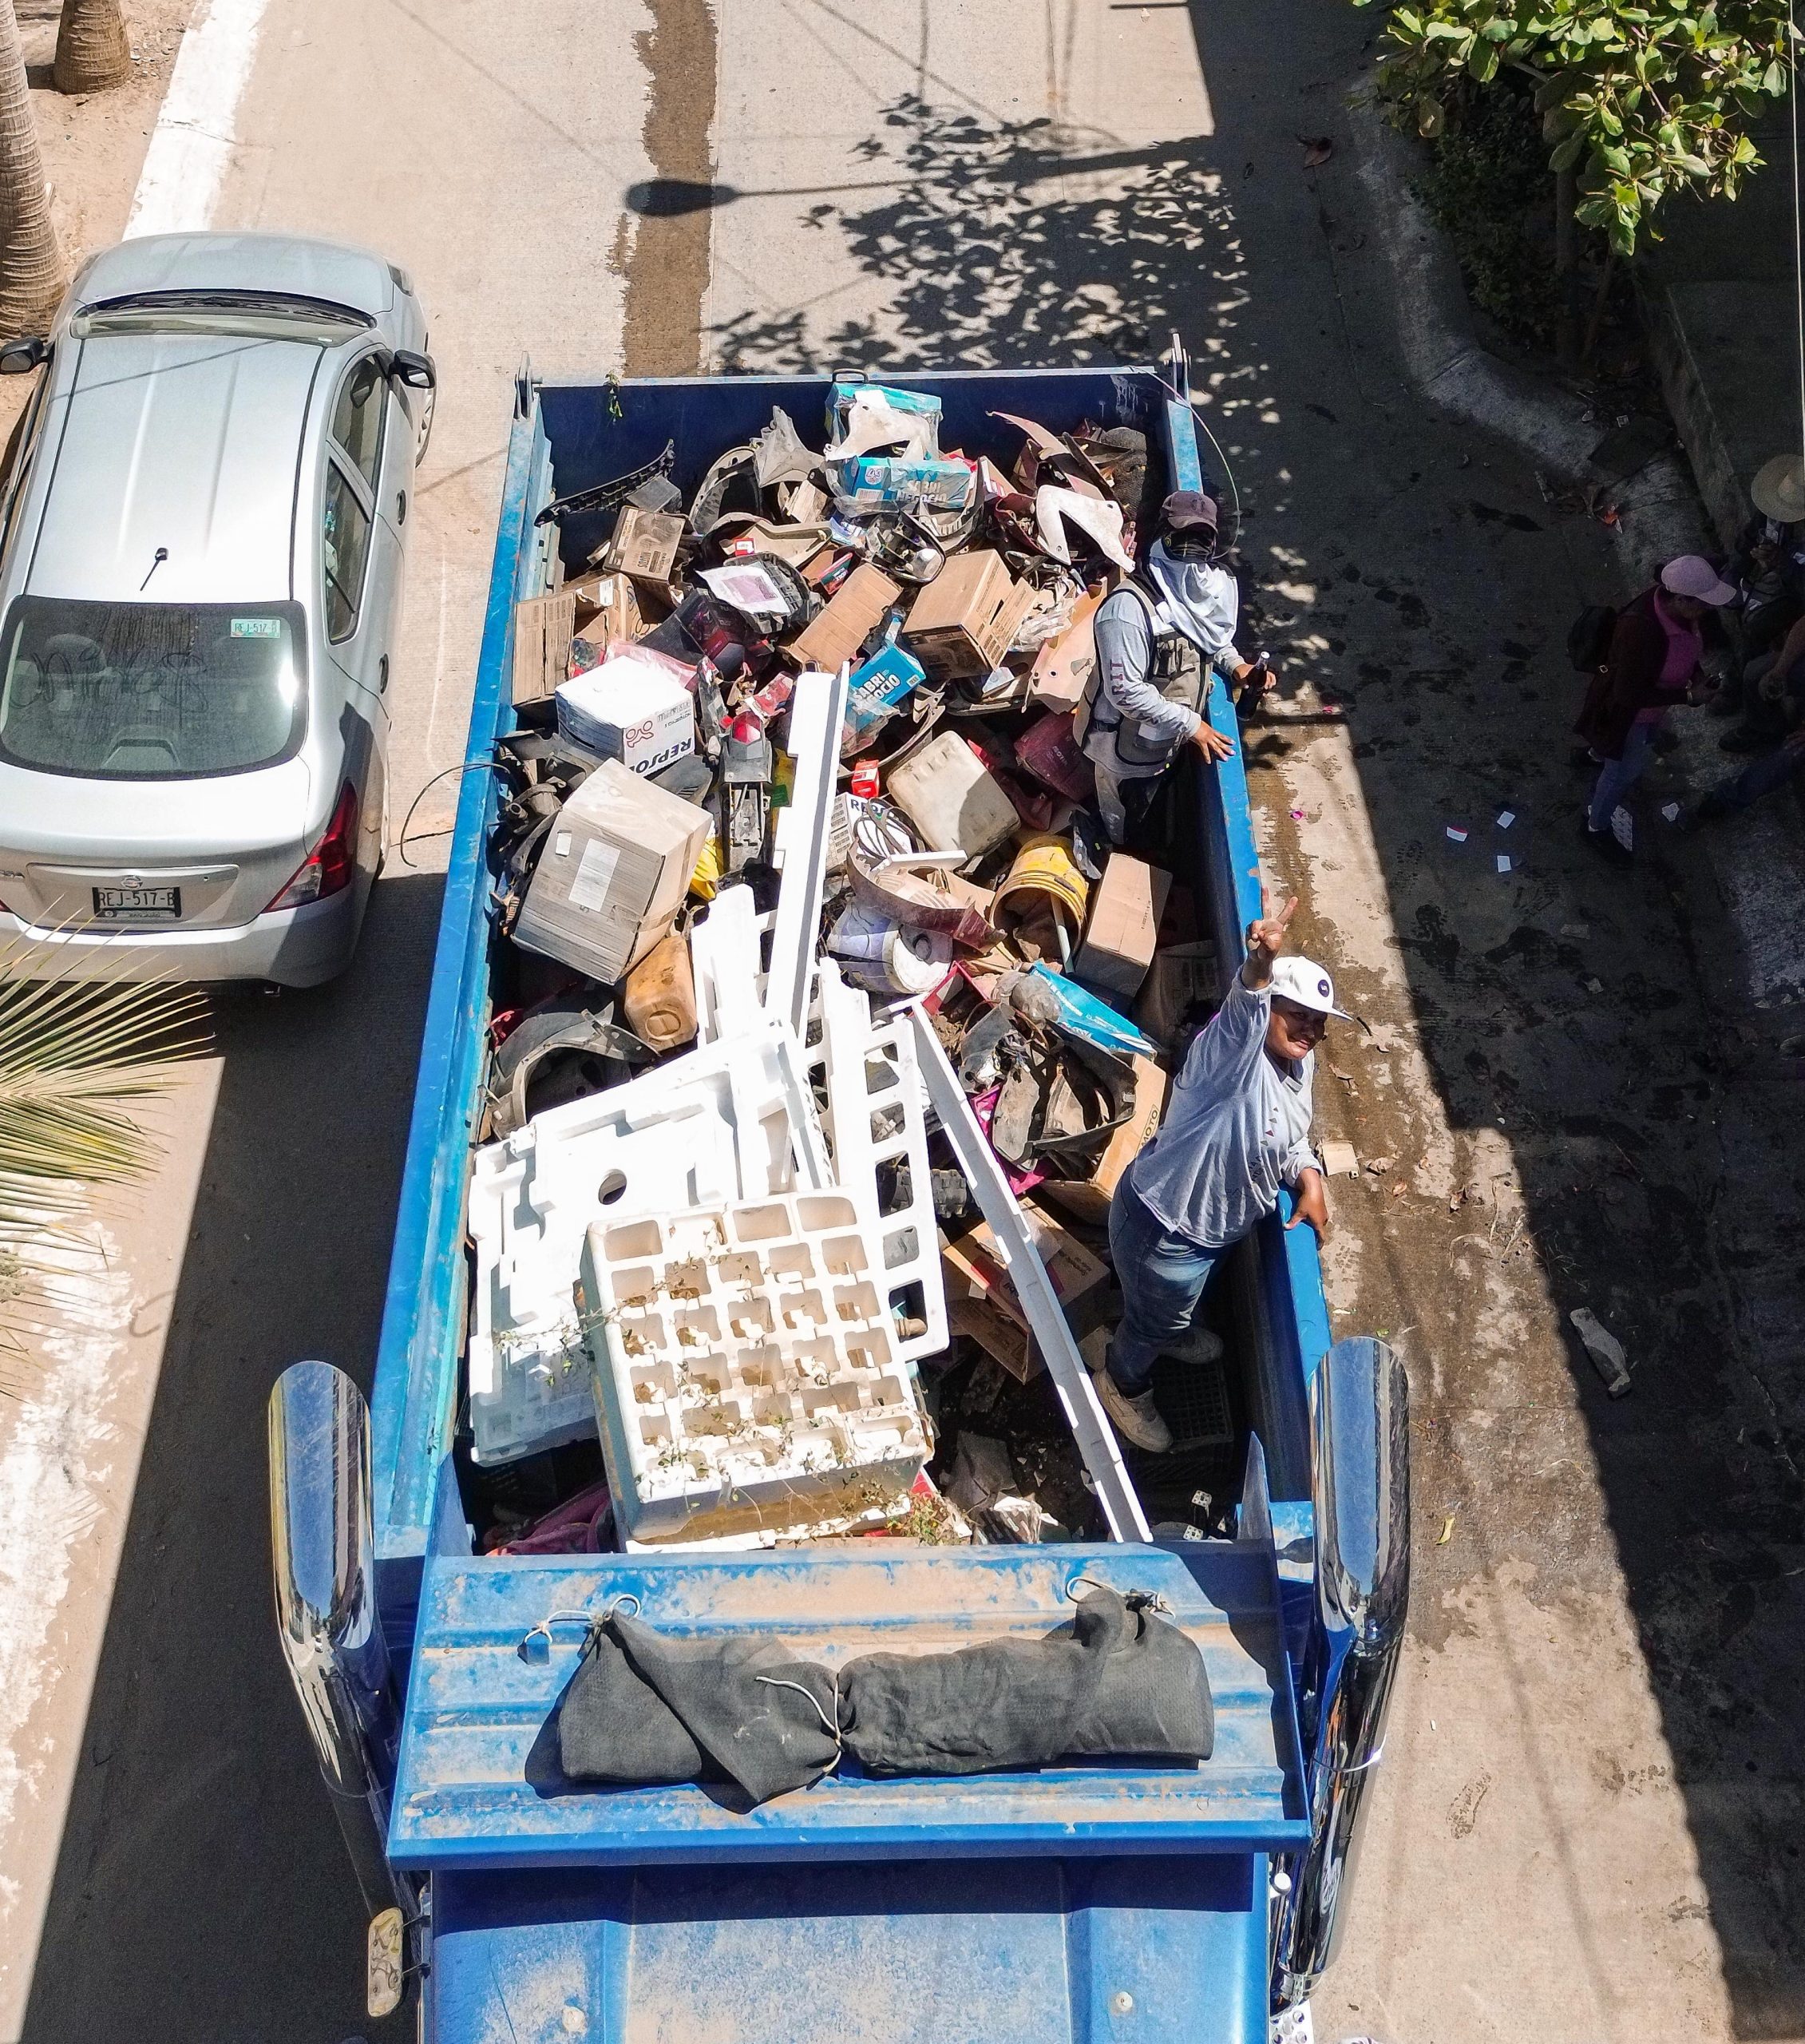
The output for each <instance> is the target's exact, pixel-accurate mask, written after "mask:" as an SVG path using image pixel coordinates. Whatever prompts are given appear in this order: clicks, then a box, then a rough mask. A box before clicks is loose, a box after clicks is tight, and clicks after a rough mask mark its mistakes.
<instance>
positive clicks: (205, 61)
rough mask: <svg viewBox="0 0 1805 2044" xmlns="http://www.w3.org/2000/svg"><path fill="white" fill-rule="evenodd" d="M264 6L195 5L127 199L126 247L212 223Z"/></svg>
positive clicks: (241, 0) (247, 2)
mask: <svg viewBox="0 0 1805 2044" xmlns="http://www.w3.org/2000/svg"><path fill="white" fill-rule="evenodd" d="M268 6H269V0H200V6H198V7H197V8H196V10H195V18H194V19H193V21H192V22H191V23H190V24H189V26H188V33H187V34H185V35H184V37H183V38H182V46H181V49H180V51H179V52H178V53H177V54H176V68H175V70H174V72H173V73H172V76H171V77H170V80H169V89H168V93H166V94H165V95H164V101H163V109H162V111H161V112H160V113H159V114H158V115H157V117H156V129H155V130H154V131H153V132H152V135H151V138H150V148H149V150H148V153H146V155H145V156H144V169H143V171H142V172H141V173H140V175H139V177H138V188H137V191H136V192H134V193H133V196H132V212H131V217H130V218H129V220H127V221H126V223H125V239H126V240H128V241H129V240H133V239H134V238H135V237H136V236H139V235H142V234H192V233H194V232H197V231H198V230H200V228H205V227H208V226H210V225H211V224H212V219H213V209H214V208H215V207H216V205H217V204H219V200H220V188H221V187H222V186H223V185H224V183H225V177H226V172H227V169H228V167H229V165H230V164H231V162H232V150H233V149H234V147H235V146H236V142H237V136H236V133H235V132H234V129H235V124H236V121H237V119H238V109H239V101H241V100H243V97H244V88H245V87H246V85H248V84H249V83H250V81H251V62H252V60H253V58H254V57H255V54H256V48H257V32H258V30H259V29H260V28H261V27H262V26H263V15H264V13H265V11H266V10H267V8H268Z"/></svg>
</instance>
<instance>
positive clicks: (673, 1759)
mask: <svg viewBox="0 0 1805 2044" xmlns="http://www.w3.org/2000/svg"><path fill="white" fill-rule="evenodd" d="M832 1725H833V1678H832V1677H831V1676H830V1675H829V1674H828V1672H827V1670H825V1668H821V1667H817V1666H814V1665H813V1664H812V1663H810V1662H803V1661H797V1660H794V1659H793V1658H791V1657H790V1655H789V1654H786V1652H785V1650H783V1648H782V1646H778V1644H777V1642H775V1641H772V1640H747V1639H738V1638H726V1639H724V1640H722V1639H707V1638H703V1639H671V1638H667V1637H666V1636H665V1635H664V1634H661V1633H659V1632H657V1631H655V1630H654V1629H653V1628H652V1627H651V1626H648V1625H647V1624H645V1623H644V1622H643V1621H642V1620H640V1619H639V1618H629V1617H627V1616H625V1615H624V1614H619V1613H616V1614H613V1615H612V1616H611V1617H609V1618H605V1619H604V1620H603V1621H602V1622H601V1623H600V1624H599V1625H596V1626H592V1628H591V1630H590V1634H589V1637H588V1640H587V1641H585V1642H584V1651H583V1658H582V1660H581V1662H580V1663H579V1665H578V1667H577V1671H576V1674H575V1675H573V1676H572V1678H571V1681H570V1686H569V1687H568V1689H566V1690H565V1691H564V1698H563V1701H562V1702H561V1703H560V1705H559V1707H558V1749H559V1756H560V1764H561V1765H562V1767H563V1769H564V1774H565V1776H566V1777H567V1778H568V1780H570V1781H595V1782H608V1783H612V1784H614V1785H616V1786H625V1785H629V1784H636V1785H645V1784H647V1783H651V1782H668V1781H737V1782H738V1784H739V1785H740V1787H741V1788H742V1789H744V1790H745V1791H746V1794H747V1795H749V1796H750V1797H751V1798H752V1800H753V1801H754V1802H755V1803H762V1802H764V1801H765V1800H766V1799H767V1798H769V1797H770V1796H779V1795H782V1793H783V1792H784V1791H785V1790H786V1789H801V1788H803V1787H806V1785H807V1784H808V1783H809V1782H811V1781H814V1780H816V1779H817V1777H819V1776H821V1775H822V1774H824V1773H826V1771H827V1769H829V1768H830V1767H831V1766H832V1765H833V1763H834V1761H835V1760H836V1759H837V1757H838V1754H839V1742H838V1741H837V1739H835V1737H833V1732H832V1730H831V1729H830V1728H831V1726H832Z"/></svg>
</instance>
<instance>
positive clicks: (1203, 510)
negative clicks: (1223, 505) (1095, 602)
mask: <svg viewBox="0 0 1805 2044" xmlns="http://www.w3.org/2000/svg"><path fill="white" fill-rule="evenodd" d="M1216 528H1217V511H1216V505H1215V501H1214V500H1213V498H1211V497H1205V496H1204V495H1203V493H1201V491H1199V490H1194V489H1179V490H1174V492H1173V493H1172V494H1171V495H1170V497H1167V498H1166V501H1165V503H1164V504H1163V505H1162V506H1161V507H1160V514H1159V530H1158V536H1157V537H1155V539H1154V542H1153V545H1151V546H1150V548H1149V549H1148V550H1147V557H1146V569H1145V572H1144V573H1143V574H1142V575H1138V576H1131V577H1130V579H1129V580H1126V581H1124V582H1123V583H1122V584H1120V586H1119V587H1118V588H1116V589H1114V590H1113V591H1112V592H1110V595H1109V596H1106V597H1105V599H1104V600H1103V602H1102V604H1101V606H1100V607H1099V608H1098V612H1097V618H1096V623H1095V625H1094V628H1093V632H1094V637H1095V640H1096V646H1097V664H1096V666H1095V667H1094V668H1093V669H1092V671H1091V679H1090V683H1089V685H1088V686H1087V687H1086V689H1085V691H1084V701H1083V704H1082V705H1081V706H1080V708H1079V723H1078V734H1079V742H1080V743H1082V744H1083V747H1084V751H1085V754H1086V756H1087V758H1088V759H1090V761H1091V765H1092V767H1093V768H1094V770H1095V772H1096V776H1097V806H1098V809H1099V810H1101V811H1102V818H1103V828H1104V830H1106V831H1107V832H1108V834H1109V840H1110V843H1111V844H1112V845H1122V844H1125V843H1126V842H1129V841H1130V838H1134V839H1135V840H1136V841H1137V842H1138V840H1139V838H1140V834H1141V833H1142V827H1143V826H1145V824H1146V820H1147V814H1148V811H1149V810H1150V808H1151V807H1152V806H1153V799H1154V795H1155V794H1157V793H1158V789H1159V786H1160V782H1161V779H1162V776H1163V775H1164V774H1165V773H1166V769H1167V768H1168V767H1170V765H1171V764H1172V763H1173V761H1174V759H1177V758H1178V753H1179V751H1180V749H1181V747H1184V746H1186V745H1191V746H1194V747H1196V748H1197V751H1199V752H1201V754H1202V755H1203V756H1204V758H1205V759H1207V760H1209V761H1211V762H1212V763H1213V762H1215V761H1217V760H1221V759H1228V758H1229V756H1230V755H1231V754H1233V751H1234V749H1235V747H1234V741H1233V739H1231V738H1229V737H1228V736H1227V735H1225V733H1223V732H1221V731H1217V728H1216V727H1215V726H1214V725H1213V723H1211V722H1210V721H1209V692H1210V690H1211V687H1213V682H1214V675H1215V671H1216V670H1217V668H1221V670H1222V671H1223V672H1224V673H1225V674H1227V675H1230V676H1231V677H1232V678H1233V681H1234V682H1235V683H1236V684H1237V686H1239V687H1245V686H1248V685H1250V684H1251V685H1257V686H1258V687H1260V688H1261V690H1262V691H1264V689H1265V687H1269V685H1270V675H1269V671H1268V670H1266V669H1265V667H1261V666H1259V665H1257V664H1255V663H1253V662H1251V661H1248V660H1242V658H1241V656H1240V654H1239V653H1237V652H1236V650H1235V643H1234V637H1235V627H1236V624H1237V622H1238V620H1239V617H1240V606H1241V591H1240V588H1239V587H1238V585H1237V583H1236V581H1235V578H1234V576H1233V575H1231V574H1230V573H1229V570H1228V569H1227V568H1225V567H1224V566H1223V565H1222V564H1221V562H1220V561H1218V560H1217V531H1216Z"/></svg>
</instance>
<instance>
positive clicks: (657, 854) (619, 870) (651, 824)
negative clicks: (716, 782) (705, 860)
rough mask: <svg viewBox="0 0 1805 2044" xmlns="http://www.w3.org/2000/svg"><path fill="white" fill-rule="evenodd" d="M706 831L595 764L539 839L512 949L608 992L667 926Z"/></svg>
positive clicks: (679, 805) (634, 778)
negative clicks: (554, 963)
mask: <svg viewBox="0 0 1805 2044" xmlns="http://www.w3.org/2000/svg"><path fill="white" fill-rule="evenodd" d="M711 822H712V819H711V818H710V816H709V814H708V812H707V810H704V809H698V808H697V807H696V806H695V803H694V802H685V801H683V799H682V798H680V797H679V796H677V795H674V794H668V793H667V791H666V790H664V789H663V788H655V787H654V786H652V785H651V783H650V782H647V781H642V780H641V779H640V778H639V776H638V774H633V773H630V772H629V771H628V770H627V768H626V767H623V766H622V765H621V764H620V763H619V761H618V760H616V759H604V761H603V762H602V763H601V765H600V766H599V767H597V768H596V770H595V772H594V773H592V774H591V775H590V776H589V778H588V779H587V780H586V781H585V782H584V783H583V785H582V786H581V787H580V788H579V789H577V790H576V793H575V794H573V795H572V796H571V798H570V799H569V800H568V802H566V803H565V804H564V807H563V808H562V809H560V810H559V811H558V814H557V820H556V822H554V823H553V824H552V828H551V830H549V831H548V833H547V834H546V838H545V842H544V846H543V847H542V849H541V850H540V854H539V863H538V864H537V866H535V867H534V868H533V873H532V882H531V884H530V885H528V889H527V893H526V899H525V901H523V902H522V903H521V913H520V917H519V920H518V921H517V922H516V923H515V925H514V941H515V942H516V943H517V944H518V945H524V947H525V949H527V950H528V951H536V952H538V953H540V956H541V957H546V958H556V960H558V961H559V962H560V964H562V965H574V966H575V967H576V969H577V970H578V971H579V972H587V973H588V974H589V975H590V976H591V977H592V978H594V979H598V980H604V981H607V982H608V983H610V984H612V982H613V981H615V980H618V979H619V977H620V976H621V975H622V973H623V972H625V971H626V970H627V968H628V967H629V966H630V965H637V964H638V963H639V960H640V959H642V958H643V957H645V955H646V953H647V952H648V951H650V950H651V948H652V946H653V945H655V944H656V943H657V942H658V941H659V938H660V937H663V936H664V935H665V934H666V933H667V932H668V931H669V929H670V928H671V925H672V923H674V922H675V921H676V917H677V911H678V910H679V909H680V908H681V907H682V906H683V896H684V894H685V893H686V892H687V889H688V887H689V884H690V875H691V873H694V872H695V862H696V861H697V860H698V859H699V858H700V857H701V855H702V848H703V844H704V843H705V842H707V837H708V833H709V830H710V827H711Z"/></svg>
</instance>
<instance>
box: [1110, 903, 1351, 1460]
mask: <svg viewBox="0 0 1805 2044" xmlns="http://www.w3.org/2000/svg"><path fill="white" fill-rule="evenodd" d="M1262 892H1263V894H1264V890H1262ZM1263 905H1264V907H1265V913H1264V914H1263V915H1262V916H1261V918H1260V920H1259V921H1257V922H1254V923H1250V924H1249V925H1248V931H1247V957H1246V960H1245V962H1244V964H1243V965H1242V966H1241V971H1240V972H1239V973H1238V974H1237V976H1236V978H1235V981H1234V984H1233V985H1232V986H1231V987H1230V988H1229V996H1228V999H1227V1000H1225V1001H1224V1002H1223V1004H1222V1005H1221V1008H1219V1009H1218V1010H1217V1013H1216V1014H1215V1016H1213V1018H1212V1020H1211V1021H1210V1023H1209V1026H1208V1027H1207V1028H1204V1029H1202V1030H1200V1031H1199V1032H1198V1033H1197V1039H1196V1040H1195V1041H1194V1042H1193V1044H1192V1045H1191V1048H1190V1051H1189V1055H1188V1056H1186V1060H1185V1064H1184V1069H1183V1070H1182V1072H1180V1073H1179V1075H1178V1079H1177V1081H1176V1082H1175V1083H1174V1086H1173V1088H1172V1098H1171V1102H1170V1106H1169V1107H1168V1108H1167V1110H1166V1120H1165V1122H1164V1123H1163V1124H1162V1127H1161V1128H1160V1131H1159V1133H1158V1135H1156V1136H1155V1137H1154V1139H1153V1141H1152V1142H1151V1143H1149V1144H1148V1145H1147V1147H1146V1149H1144V1150H1143V1151H1142V1152H1141V1154H1140V1155H1139V1156H1138V1157H1137V1158H1136V1159H1134V1163H1132V1164H1130V1166H1129V1167H1128V1169H1127V1170H1126V1171H1125V1172H1124V1173H1123V1174H1122V1180H1121V1182H1120V1183H1119V1184H1118V1186H1117V1188H1116V1193H1115V1197H1114V1199H1113V1200H1112V1202H1110V1255H1111V1257H1112V1258H1113V1259H1114V1264H1115V1271H1116V1279H1117V1281H1118V1284H1119V1285H1121V1287H1122V1295H1123V1298H1124V1300H1125V1302H1126V1304H1125V1309H1124V1312H1123V1314H1122V1324H1121V1325H1120V1326H1119V1327H1118V1328H1117V1329H1116V1331H1115V1333H1114V1337H1113V1338H1112V1339H1111V1341H1110V1345H1109V1350H1108V1353H1107V1356H1106V1359H1105V1360H1104V1361H1103V1363H1102V1366H1101V1367H1100V1368H1099V1369H1098V1371H1097V1390H1098V1396H1100V1397H1101V1398H1102V1401H1103V1406H1104V1409H1105V1410H1106V1412H1108V1413H1109V1416H1110V1419H1111V1420H1114V1423H1115V1424H1116V1427H1117V1428H1118V1431H1119V1432H1121V1433H1122V1435H1123V1436H1125V1438H1126V1439H1127V1440H1131V1441H1133V1442H1134V1444H1136V1446H1137V1447H1140V1448H1146V1449H1147V1450H1148V1451H1149V1452H1150V1453H1153V1454H1156V1455H1157V1454H1162V1453H1163V1452H1165V1451H1166V1449H1167V1448H1170V1446H1171V1445H1172V1435H1171V1431H1170V1428H1168V1427H1167V1425H1166V1422H1165V1420H1162V1418H1161V1417H1160V1416H1159V1413H1158V1409H1157V1408H1155V1406H1154V1401H1153V1392H1152V1390H1151V1388H1150V1386H1151V1384H1152V1382H1153V1372H1154V1361H1155V1359H1156V1358H1157V1357H1160V1356H1174V1357H1178V1359H1179V1360H1180V1361H1184V1362H1197V1363H1203V1362H1208V1361H1211V1360H1212V1359H1213V1357H1215V1356H1216V1355H1217V1354H1218V1353H1220V1352H1221V1342H1220V1341H1218V1339H1217V1337H1216V1336H1215V1335H1213V1334H1212V1333H1209V1330H1208V1329H1205V1328H1201V1327H1193V1325H1192V1316H1193V1314H1194V1313H1196V1311H1197V1301H1199V1300H1200V1299H1201V1297H1202V1296H1203V1290H1204V1287H1205V1285H1207V1284H1208V1283H1209V1279H1210V1275H1211V1273H1212V1272H1213V1270H1215V1268H1216V1266H1217V1264H1218V1263H1219V1262H1221V1259H1222V1258H1223V1257H1224V1256H1225V1254H1227V1252H1228V1251H1229V1250H1230V1249H1231V1248H1232V1247H1233V1246H1234V1244H1235V1243H1237V1242H1239V1241H1240V1240H1241V1237H1242V1236H1243V1235H1245V1234H1247V1233H1248V1231H1249V1230H1250V1229H1251V1228H1252V1227H1253V1226H1254V1224H1255V1223H1256V1222H1258V1221H1260V1220H1261V1219H1262V1218H1264V1217H1265V1215H1266V1214H1269V1213H1271V1212H1272V1210H1273V1208H1274V1207H1275V1206H1277V1204H1278V1196H1279V1187H1280V1186H1281V1185H1282V1186H1288V1187H1289V1188H1290V1189H1291V1191H1292V1194H1293V1197H1294V1199H1295V1202H1296V1213H1295V1214H1294V1216H1293V1218H1292V1220H1291V1221H1290V1222H1288V1223H1287V1226H1290V1227H1293V1228H1295V1227H1296V1226H1297V1225H1298V1223H1299V1222H1308V1223H1309V1225H1310V1226H1311V1227H1312V1228H1313V1229H1314V1230H1316V1237H1317V1239H1318V1240H1319V1241H1320V1239H1321V1237H1322V1232H1323V1230H1324V1228H1325V1227H1326V1226H1328V1201H1327V1200H1326V1198H1324V1193H1323V1174H1322V1166H1321V1164H1320V1163H1319V1162H1318V1161H1317V1159H1316V1154H1315V1152H1314V1151H1312V1149H1311V1147H1310V1080H1311V1075H1312V1072H1313V1070H1314V1068H1315V1064H1316V1045H1317V1044H1319V1043H1320V1041H1321V1040H1322V1036H1323V1031H1324V1027H1325V1026H1326V1024H1327V1020H1328V1016H1331V1015H1340V1013H1341V1010H1340V1008H1337V1007H1336V1004H1335V986H1334V983H1333V981H1332V980H1331V979H1330V978H1329V976H1328V973H1327V972H1324V970H1323V969H1322V968H1321V966H1320V965H1312V963H1311V961H1309V960H1308V958H1298V957H1288V958H1287V957H1281V956H1280V955H1279V954H1280V953H1281V951H1282V950H1283V949H1284V938H1285V929H1286V927H1287V925H1288V924H1289V922H1290V921H1291V918H1292V916H1293V915H1294V914H1295V913H1296V909H1297V904H1296V901H1288V902H1287V903H1286V904H1285V905H1284V907H1283V908H1281V909H1278V910H1277V912H1276V913H1275V911H1274V909H1273V903H1272V900H1271V897H1269V896H1264V902H1263Z"/></svg>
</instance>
